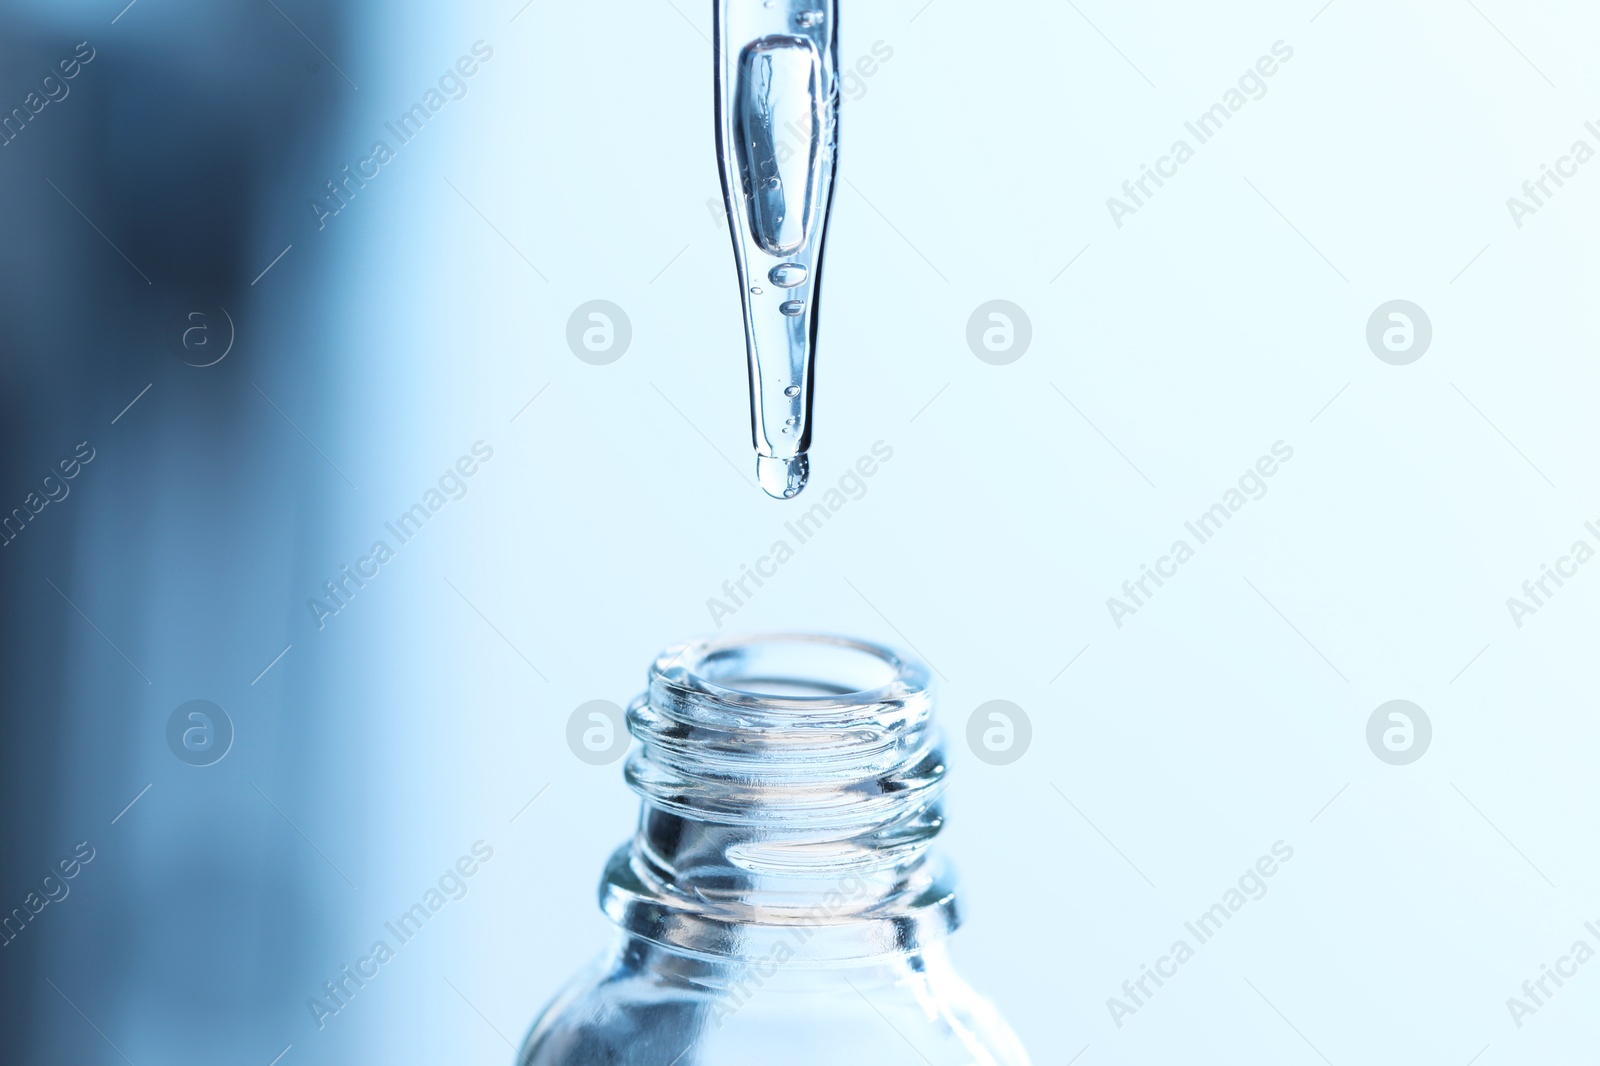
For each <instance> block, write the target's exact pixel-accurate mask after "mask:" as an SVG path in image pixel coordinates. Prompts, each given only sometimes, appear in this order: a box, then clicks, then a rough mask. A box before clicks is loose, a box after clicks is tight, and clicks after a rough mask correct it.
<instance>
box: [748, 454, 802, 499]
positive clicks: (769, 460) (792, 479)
mask: <svg viewBox="0 0 1600 1066" xmlns="http://www.w3.org/2000/svg"><path fill="white" fill-rule="evenodd" d="M810 473H811V460H810V459H808V458H807V457H806V455H805V453H803V452H802V453H801V454H799V455H797V456H795V457H794V458H792V459H779V458H776V457H775V456H771V455H758V456H756V480H757V481H758V482H760V483H761V489H762V491H763V492H765V493H766V494H767V495H768V496H771V497H772V498H773V499H775V500H788V499H793V498H794V497H796V496H798V495H800V490H801V489H803V488H805V487H806V479H807V478H808V477H809V476H810Z"/></svg>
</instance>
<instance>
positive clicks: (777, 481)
mask: <svg viewBox="0 0 1600 1066" xmlns="http://www.w3.org/2000/svg"><path fill="white" fill-rule="evenodd" d="M836 16H837V9H836V7H835V4H834V0H718V2H717V4H716V48H715V55H716V88H717V92H716V101H717V115H716V118H717V154H718V162H719V164H720V168H721V173H722V191H723V196H724V197H725V199H726V201H727V206H728V224H729V227H730V228H731V230H732V236H733V252H734V258H735V260H736V262H737V264H738V271H739V292H740V298H741V301H742V303H743V307H744V329H745V346H746V353H747V356H748V360H749V366H750V422H751V430H752V433H753V435H754V437H755V448H756V475H757V479H758V480H759V481H760V483H761V487H762V488H763V489H764V490H766V492H767V493H768V494H769V495H771V496H775V497H778V498H779V499H787V498H789V497H792V496H794V495H796V494H798V493H799V492H800V490H801V489H803V488H804V487H805V484H806V478H807V476H808V473H809V461H808V459H807V457H806V451H807V449H808V448H810V446H811V393H812V372H813V369H814V367H815V355H816V340H817V298H818V295H819V294H820V292H821V280H822V247H823V241H824V239H825V237H826V235H827V226H828V208H829V205H830V204H831V203H832V200H833V178H834V164H835V159H836V149H837V145H838V133H839V78H838V26H837V22H838V20H837V17H836Z"/></svg>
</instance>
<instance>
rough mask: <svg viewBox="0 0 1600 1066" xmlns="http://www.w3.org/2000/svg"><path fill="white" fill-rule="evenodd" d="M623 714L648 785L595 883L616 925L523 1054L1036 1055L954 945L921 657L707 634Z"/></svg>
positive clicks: (550, 1057) (666, 665) (678, 1065)
mask: <svg viewBox="0 0 1600 1066" xmlns="http://www.w3.org/2000/svg"><path fill="white" fill-rule="evenodd" d="M628 723H629V728H630V730H631V731H632V732H633V734H634V735H635V736H636V737H637V738H638V740H639V741H640V745H639V747H638V748H636V749H635V750H634V752H633V753H632V755H631V756H630V758H629V760H628V764H627V780H628V783H629V785H630V786H631V787H632V788H633V789H634V791H635V792H637V793H638V794H639V795H640V797H641V798H642V800H643V803H642V804H641V808H640V818H639V826H638V830H637V832H636V833H635V835H634V838H633V839H632V841H630V842H629V843H627V844H625V845H623V846H622V847H621V848H619V849H618V850H617V852H616V853H615V854H614V855H613V856H612V858H611V861H610V862H609V864H608V865H607V868H606V871H605V874H604V876H603V877H602V879H601V885H600V904H601V908H602V909H603V910H604V911H605V912H606V914H607V915H608V916H610V917H611V919H612V920H613V921H615V922H616V923H617V925H618V926H619V928H620V930H621V932H620V936H619V940H618V942H617V944H616V946H615V947H614V948H613V950H612V951H611V952H610V953H609V954H608V955H607V956H606V957H605V958H604V959H602V960H601V961H600V962H599V963H598V964H596V965H595V966H594V967H593V968H591V969H590V970H589V971H586V972H585V973H583V974H581V975H580V976H579V977H578V978H577V979H575V980H574V981H573V983H572V984H571V985H570V986H569V987H568V988H567V989H566V990H565V991H564V992H563V993H562V994H561V995H560V996H559V997H557V999H556V1000H555V1002H554V1003H552V1004H551V1005H550V1006H549V1007H548V1008H547V1009H546V1010H545V1012H544V1014H543V1015H542V1016H541V1017H540V1019H539V1020H538V1021H537V1022H536V1023H535V1024H534V1026H533V1029H532V1031H531V1033H530V1034H529V1036H528V1038H527V1041H526V1042H525V1044H524V1046H523V1049H522V1051H521V1056H520V1058H519V1064H520V1066H578V1064H582V1066H597V1064H615V1066H723V1064H733V1063H740V1064H747V1063H761V1064H762V1066H782V1064H788V1063H794V1064H799V1063H807V1064H812V1063H830V1064H833V1063H837V1064H840V1066H852V1064H861V1066H866V1064H869V1063H870V1064H873V1066H882V1064H889V1066H892V1064H897V1063H905V1064H907V1066H913V1064H917V1063H923V1064H928V1066H946V1064H950V1066H969V1064H971V1066H977V1064H982V1066H1025V1064H1026V1063H1027V1062H1028V1058H1027V1055H1026V1053H1025V1052H1024V1051H1023V1050H1022V1048H1021V1046H1020V1045H1019V1044H1018V1043H1017V1040H1016V1038H1015V1037H1014V1036H1013V1035H1012V1033H1011V1031H1010V1030H1009V1029H1008V1028H1007V1026H1006V1025H1005V1023H1004V1022H1003V1021H1002V1020H1001V1019H1000V1017H999V1016H998V1014H996V1013H995V1011H994V1010H993V1009H992V1008H991V1007H990V1006H989V1005H988V1004H987V1002H986V1001H984V1000H983V999H982V998H981V997H979V996H978V995H977V994H975V993H974V992H973V991H972V990H971V989H970V988H968V987H967V985H966V984H964V983H963V982H962V981H961V980H960V978H958V977H957V976H956V974H955V972H954V971H953V969H952V968H951V966H950V964H949V961H948V959H947V957H946V954H945V947H944V939H945V937H946V935H947V934H948V933H949V932H950V931H951V930H953V929H954V928H955V927H956V925H957V924H958V921H959V912H958V910H957V908H956V897H955V893H954V890H953V887H952V882H951V877H950V873H949V871H948V869H947V868H946V867H945V866H944V865H943V864H942V863H941V862H940V861H939V860H938V858H937V856H936V854H935V853H934V852H933V851H932V847H931V846H932V844H933V841H934V838H935V836H936V835H937V833H938V831H939V828H940V826H941V825H942V824H943V815H942V813H941V808H940V797H941V795H942V794H943V791H944V785H945V763H944V757H943V752H942V748H941V737H940V734H939V732H938V730H937V728H936V727H935V725H934V722H933V700H932V694H931V691H930V683H929V677H928V671H927V669H926V667H924V666H922V665H921V664H920V663H917V662H915V661H914V660H910V659H906V658H903V657H901V656H899V655H897V654H896V653H894V652H892V651H890V650H889V649H886V648H882V647H879V646H877V645H872V644H866V643H862V642H857V641H850V640H845V639H842V638H834V637H815V636H780V637H746V638H724V639H718V640H710V641H701V642H696V643H691V644H687V645H683V646H680V647H678V648H675V649H671V650H669V651H668V652H666V653H664V654H663V655H662V656H661V657H659V658H658V659H657V660H656V662H655V663H654V665H653V666H652V667H651V670H650V675H649V687H648V688H647V690H646V691H645V693H644V694H643V695H642V696H640V697H639V698H638V699H637V700H635V701H634V702H633V704H632V705H631V706H630V708H629V710H628Z"/></svg>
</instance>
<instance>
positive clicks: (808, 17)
mask: <svg viewBox="0 0 1600 1066" xmlns="http://www.w3.org/2000/svg"><path fill="white" fill-rule="evenodd" d="M794 20H795V22H796V23H798V24H799V25H800V26H802V27H804V28H805V29H808V30H809V29H811V28H812V27H813V26H820V25H822V12H820V11H802V12H800V13H799V14H797V15H795V17H794Z"/></svg>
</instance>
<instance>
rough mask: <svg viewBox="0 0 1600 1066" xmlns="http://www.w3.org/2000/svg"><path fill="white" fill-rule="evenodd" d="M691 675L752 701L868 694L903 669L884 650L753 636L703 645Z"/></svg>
mask: <svg viewBox="0 0 1600 1066" xmlns="http://www.w3.org/2000/svg"><path fill="white" fill-rule="evenodd" d="M701 649H702V650H701V652H700V654H699V656H698V657H697V659H696V660H695V661H693V662H692V663H690V664H689V665H688V669H689V671H690V672H691V673H692V674H693V675H695V676H696V677H697V678H699V679H700V680H702V681H705V682H709V683H711V684H712V685H715V686H717V687H720V688H725V689H728V690H730V691H733V692H737V693H743V694H745V695H750V696H778V697H800V698H806V697H830V696H849V695H854V694H857V693H861V694H866V693H868V692H870V691H872V690H874V689H880V688H883V687H884V686H886V685H889V684H890V683H891V682H893V681H894V680H895V679H896V678H897V677H898V676H899V675H900V673H901V670H902V667H903V664H902V663H901V662H900V660H899V659H898V657H897V656H895V654H894V653H893V652H891V651H889V650H888V649H886V648H879V647H876V646H873V645H869V644H863V643H859V642H856V641H852V640H845V639H842V638H838V637H808V636H776V637H751V638H747V639H742V640H738V641H724V642H721V643H719V644H710V643H707V644H705V645H702V646H701Z"/></svg>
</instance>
